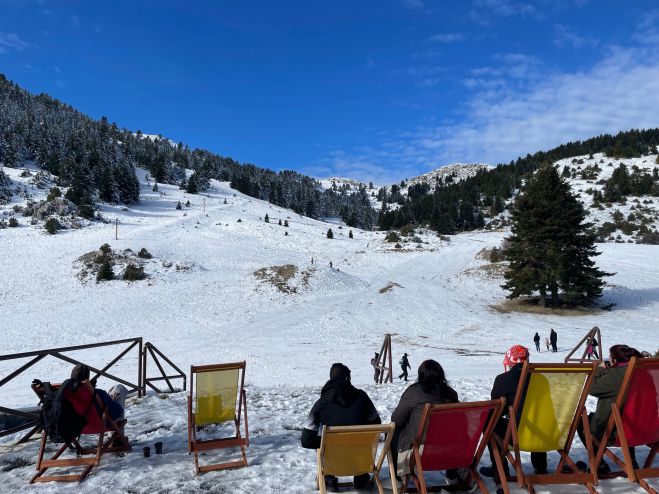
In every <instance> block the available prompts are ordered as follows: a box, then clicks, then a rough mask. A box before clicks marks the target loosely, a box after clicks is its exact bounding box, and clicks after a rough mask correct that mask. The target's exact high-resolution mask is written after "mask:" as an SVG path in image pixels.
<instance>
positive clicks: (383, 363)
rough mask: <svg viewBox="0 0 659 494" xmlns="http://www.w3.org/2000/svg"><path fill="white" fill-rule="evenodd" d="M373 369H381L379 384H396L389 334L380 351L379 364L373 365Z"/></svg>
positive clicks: (385, 336)
mask: <svg viewBox="0 0 659 494" xmlns="http://www.w3.org/2000/svg"><path fill="white" fill-rule="evenodd" d="M373 369H380V375H379V376H378V380H377V383H378V384H382V383H383V382H385V383H386V382H390V383H393V382H394V378H393V367H392V362H391V335H390V334H389V333H387V334H385V335H384V341H383V342H382V348H381V349H380V353H379V355H378V360H377V362H376V363H375V365H373ZM385 371H387V376H386V377H385V375H384V372H385Z"/></svg>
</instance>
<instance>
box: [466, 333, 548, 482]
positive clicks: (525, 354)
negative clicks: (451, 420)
mask: <svg viewBox="0 0 659 494" xmlns="http://www.w3.org/2000/svg"><path fill="white" fill-rule="evenodd" d="M528 360H529V349H528V348H526V347H524V346H522V345H514V346H512V347H510V348H509V349H508V351H507V352H506V355H505V356H504V358H503V366H504V369H506V372H504V373H503V374H499V375H498V376H497V377H496V378H495V379H494V385H493V386H492V392H491V393H490V395H491V397H492V399H493V400H496V399H499V398H505V399H506V406H505V408H504V412H503V414H502V415H501V418H499V421H498V422H497V424H496V425H495V426H494V434H496V435H497V436H498V437H499V438H500V439H501V440H503V438H504V436H505V435H506V430H507V429H508V422H509V417H508V410H509V407H510V406H512V405H513V403H514V402H515V394H516V393H517V387H518V385H519V380H520V378H521V376H522V367H523V365H524V362H526V361H528ZM488 450H489V452H490V460H491V461H492V464H494V462H495V460H494V454H495V453H494V451H493V450H492V447H491V446H490V445H489V444H488ZM502 460H503V467H504V472H505V474H506V476H507V475H508V472H509V467H508V462H507V460H506V459H505V458H502ZM531 464H532V465H533V470H534V471H535V473H536V474H544V473H547V453H546V452H533V453H531ZM479 471H480V473H481V475H483V476H485V477H494V483H495V484H496V487H497V494H499V492H503V489H502V488H501V479H499V478H498V473H497V470H496V468H494V467H493V466H489V467H481V468H480V469H479Z"/></svg>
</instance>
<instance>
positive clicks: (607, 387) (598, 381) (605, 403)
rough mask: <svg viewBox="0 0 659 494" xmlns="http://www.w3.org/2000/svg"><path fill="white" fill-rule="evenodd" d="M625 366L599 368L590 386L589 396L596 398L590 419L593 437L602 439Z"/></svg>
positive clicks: (623, 375)
mask: <svg viewBox="0 0 659 494" xmlns="http://www.w3.org/2000/svg"><path fill="white" fill-rule="evenodd" d="M626 371H627V366H624V367H612V368H602V367H599V368H598V369H597V372H596V373H595V377H594V378H593V382H592V384H591V385H590V391H589V392H588V394H589V395H591V396H594V397H595V398H597V408H596V409H595V414H594V415H591V417H590V432H591V433H592V434H593V435H594V436H595V437H598V438H599V437H602V435H603V434H604V431H605V430H606V424H607V423H608V421H609V417H610V416H611V407H612V406H613V404H614V403H615V401H616V397H617V396H618V391H620V388H621V387H622V381H623V379H624V377H625V372H626Z"/></svg>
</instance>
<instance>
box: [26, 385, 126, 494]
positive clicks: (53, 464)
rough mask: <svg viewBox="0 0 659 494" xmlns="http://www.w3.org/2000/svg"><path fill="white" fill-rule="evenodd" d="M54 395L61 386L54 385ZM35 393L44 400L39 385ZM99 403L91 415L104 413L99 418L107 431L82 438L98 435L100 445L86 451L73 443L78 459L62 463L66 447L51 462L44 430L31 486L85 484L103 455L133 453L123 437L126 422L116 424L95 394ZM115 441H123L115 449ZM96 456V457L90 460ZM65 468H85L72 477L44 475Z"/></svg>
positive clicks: (66, 459)
mask: <svg viewBox="0 0 659 494" xmlns="http://www.w3.org/2000/svg"><path fill="white" fill-rule="evenodd" d="M51 386H52V389H53V391H56V390H57V389H58V388H59V387H60V385H59V384H52V385H51ZM32 390H33V391H34V392H35V393H36V394H37V396H38V397H39V399H40V400H43V398H44V389H43V386H42V385H40V384H33V385H32ZM94 398H95V400H96V405H97V406H96V407H95V406H91V407H90V409H89V413H98V409H100V410H102V412H101V414H100V419H101V423H102V424H105V428H104V429H103V430H102V431H101V432H98V433H97V432H94V433H84V432H83V435H90V436H91V435H95V434H98V441H97V442H96V446H94V447H90V448H83V447H82V446H81V445H80V442H79V441H78V439H74V440H73V441H72V442H71V443H72V446H74V447H75V449H76V451H77V457H76V458H64V459H61V458H60V456H61V455H62V454H63V453H64V452H65V451H66V450H67V448H68V446H67V445H66V444H63V445H61V446H60V447H59V448H58V449H57V451H55V453H54V454H53V456H52V457H50V458H49V459H44V454H45V450H46V439H47V434H46V431H45V430H44V431H43V432H42V434H41V443H40V446H39V456H38V458H37V473H36V474H35V475H34V476H33V477H32V478H31V479H30V484H33V483H35V482H82V481H83V480H84V479H85V478H86V477H87V475H89V473H90V472H91V471H92V468H94V467H95V466H98V465H99V463H100V461H101V456H102V455H103V454H104V453H113V452H125V451H130V450H131V447H130V443H129V441H128V438H127V437H126V436H125V434H124V433H123V427H124V425H125V424H126V420H120V421H114V420H113V419H112V417H110V414H109V413H108V409H107V407H106V406H105V404H104V403H103V400H101V398H100V397H99V396H98V395H96V394H94ZM106 432H109V433H111V434H110V435H109V436H108V438H107V440H106V439H105V433H106ZM115 440H120V441H121V442H122V446H113V445H112V444H113V443H114V441H115ZM90 455H93V456H90ZM64 467H84V468H83V471H82V472H81V473H79V474H70V475H44V474H45V473H46V471H47V470H48V469H49V468H64Z"/></svg>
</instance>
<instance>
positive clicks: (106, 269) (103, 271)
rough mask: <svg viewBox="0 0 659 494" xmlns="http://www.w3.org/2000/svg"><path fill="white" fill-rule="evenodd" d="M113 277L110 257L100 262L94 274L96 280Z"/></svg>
mask: <svg viewBox="0 0 659 494" xmlns="http://www.w3.org/2000/svg"><path fill="white" fill-rule="evenodd" d="M113 278H114V271H112V262H111V261H110V259H107V258H106V259H105V260H104V261H103V263H102V264H101V267H100V269H99V270H98V274H97V275H96V282H97V283H98V282H99V281H110V280H112V279H113Z"/></svg>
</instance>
